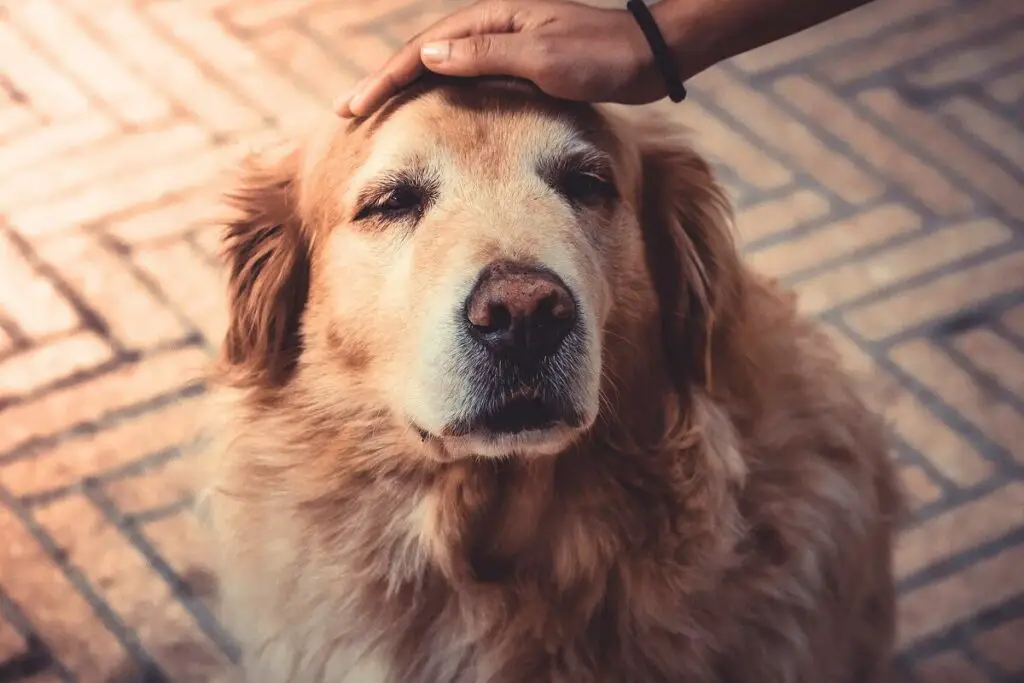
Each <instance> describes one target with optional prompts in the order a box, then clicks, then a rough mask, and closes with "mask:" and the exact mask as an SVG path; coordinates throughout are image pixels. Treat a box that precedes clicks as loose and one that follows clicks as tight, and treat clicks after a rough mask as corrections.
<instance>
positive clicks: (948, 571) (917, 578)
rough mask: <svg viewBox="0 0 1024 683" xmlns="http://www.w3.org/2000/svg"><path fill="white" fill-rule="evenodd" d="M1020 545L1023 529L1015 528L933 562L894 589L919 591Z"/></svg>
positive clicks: (1022, 542) (900, 582)
mask: <svg viewBox="0 0 1024 683" xmlns="http://www.w3.org/2000/svg"><path fill="white" fill-rule="evenodd" d="M1021 544H1024V527H1015V528H1014V529H1012V530H1010V531H1009V532H1007V533H1005V534H1003V535H1002V536H999V537H998V538H994V539H991V540H988V541H984V542H982V543H977V544H975V545H974V546H972V547H970V548H968V549H966V550H963V551H961V552H959V553H956V554H955V555H952V556H950V557H946V558H943V559H941V560H938V561H936V562H933V563H932V564H930V565H928V566H927V567H923V568H922V569H920V570H919V571H916V572H914V573H913V574H910V575H909V576H905V577H903V578H901V579H900V580H899V581H897V583H896V589H897V591H898V592H899V593H901V594H906V593H910V592H912V591H915V590H920V589H922V588H925V587H927V586H929V585H932V584H934V583H936V582H938V581H942V580H943V579H948V578H950V577H951V576H956V575H957V574H960V573H962V572H963V570H964V569H967V568H968V567H970V566H972V565H974V564H977V563H978V562H979V561H981V560H986V559H989V558H992V557H995V556H996V555H999V554H1000V553H1002V552H1003V551H1005V550H1009V549H1010V548H1013V547H1015V546H1018V545H1021Z"/></svg>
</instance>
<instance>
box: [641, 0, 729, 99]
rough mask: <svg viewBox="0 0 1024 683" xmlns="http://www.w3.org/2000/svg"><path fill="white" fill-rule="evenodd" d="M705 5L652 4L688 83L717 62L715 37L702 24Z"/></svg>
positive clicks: (669, 0)
mask: <svg viewBox="0 0 1024 683" xmlns="http://www.w3.org/2000/svg"><path fill="white" fill-rule="evenodd" d="M701 5H703V2H701V0H660V1H659V2H657V3H655V4H652V5H650V10H651V15H652V16H653V17H654V21H655V23H657V25H658V29H659V30H660V31H661V34H662V36H664V38H665V42H666V43H667V44H668V47H669V50H670V51H671V52H672V57H673V59H674V60H675V64H676V68H677V69H678V71H679V75H680V77H681V78H682V79H683V81H684V82H685V81H686V80H688V79H690V78H692V77H693V76H696V75H697V74H699V73H700V72H701V71H704V70H705V69H707V68H708V67H709V66H711V65H712V64H714V63H715V60H714V58H713V55H712V53H713V49H712V47H713V44H714V40H713V38H714V36H713V35H712V34H711V33H710V32H709V31H708V30H707V29H706V27H702V26H701V25H700V21H699V18H700V17H699V8H700V6H701Z"/></svg>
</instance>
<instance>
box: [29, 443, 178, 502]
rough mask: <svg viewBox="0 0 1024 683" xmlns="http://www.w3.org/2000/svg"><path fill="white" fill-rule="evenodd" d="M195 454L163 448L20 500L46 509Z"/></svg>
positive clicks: (174, 448)
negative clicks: (90, 487)
mask: <svg viewBox="0 0 1024 683" xmlns="http://www.w3.org/2000/svg"><path fill="white" fill-rule="evenodd" d="M195 452H196V449H195V447H194V446H190V445H189V444H178V445H176V446H169V447H167V448H161V449H159V450H157V451H154V452H152V453H146V454H145V455H142V456H140V457H138V458H136V459H135V460H132V461H131V462H129V463H125V464H123V465H119V466H117V467H112V468H110V469H107V470H103V471H100V472H96V473H94V474H91V475H87V476H85V477H82V478H81V479H79V480H77V481H75V482H72V483H71V484H68V485H66V486H60V487H58V488H54V489H48V490H46V491H37V492H34V493H30V494H28V495H24V496H21V497H20V498H18V500H19V501H20V502H21V504H22V505H24V506H25V507H26V508H37V507H43V506H46V505H50V504H51V503H53V502H55V501H58V500H61V499H63V498H67V497H68V496H71V495H75V494H78V493H82V492H83V491H84V490H85V487H86V486H87V485H88V484H89V483H90V482H93V483H96V484H100V485H104V486H105V485H107V484H114V483H117V482H118V481H121V480H124V479H130V478H132V477H137V476H140V475H143V474H146V473H147V472H150V471H152V470H153V469H155V468H157V467H160V466H161V465H166V464H167V463H169V462H172V461H174V460H177V459H179V458H183V457H187V456H189V455H192V454H194V453H195Z"/></svg>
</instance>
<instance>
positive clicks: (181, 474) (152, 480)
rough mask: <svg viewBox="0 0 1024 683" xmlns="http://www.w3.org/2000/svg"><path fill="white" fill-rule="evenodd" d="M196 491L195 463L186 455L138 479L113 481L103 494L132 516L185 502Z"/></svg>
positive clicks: (157, 466)
mask: <svg viewBox="0 0 1024 683" xmlns="http://www.w3.org/2000/svg"><path fill="white" fill-rule="evenodd" d="M197 424H198V422H197ZM164 431H167V430H164ZM195 488H196V480H195V472H194V464H193V463H191V462H189V458H188V457H187V456H179V457H176V458H173V459H171V460H168V461H166V462H163V463H160V464H159V465H156V466H154V467H153V468H151V469H149V470H147V471H146V472H144V473H143V474H140V475H138V476H134V477H129V478H124V479H116V480H114V481H112V482H110V483H109V484H107V485H106V486H105V487H104V491H105V492H106V494H107V495H108V496H109V497H110V498H111V499H112V500H113V501H114V502H115V503H116V504H117V507H118V509H119V510H120V511H121V512H123V513H124V514H126V515H135V514H138V513H140V512H146V511H149V510H156V509H160V508H167V507H169V506H173V505H175V504H178V503H180V502H181V501H182V500H186V499H188V498H189V497H190V496H191V495H192V494H193V492H194V491H195Z"/></svg>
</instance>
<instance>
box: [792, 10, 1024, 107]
mask: <svg viewBox="0 0 1024 683" xmlns="http://www.w3.org/2000/svg"><path fill="white" fill-rule="evenodd" d="M946 21H949V20H948V19H946ZM1022 28H1024V21H1022V20H1020V19H1018V20H1017V21H1015V22H1010V23H1008V24H1007V23H1004V24H1001V25H999V26H993V27H989V28H987V29H982V30H981V31H978V32H976V33H972V34H969V35H967V36H961V37H958V38H957V39H954V40H951V41H947V42H945V43H943V44H942V45H940V46H938V47H936V48H933V49H932V50H931V51H929V52H927V53H925V54H921V55H916V56H914V57H910V58H908V59H905V60H903V61H901V62H900V63H899V64H894V65H891V66H888V67H886V68H884V69H882V70H881V71H876V72H874V73H871V74H867V75H865V76H861V77H858V78H854V79H852V80H849V81H846V82H845V83H836V82H834V81H832V80H831V79H828V77H827V76H826V75H825V74H823V73H821V72H820V71H816V70H814V69H810V70H809V71H810V72H812V73H814V74H815V75H817V76H820V77H821V78H824V79H827V81H828V83H830V84H831V86H832V88H833V89H834V90H835V91H836V92H837V93H839V94H841V95H842V96H849V97H850V99H853V97H855V96H856V95H858V94H860V93H862V92H864V91H865V90H872V89H874V88H879V87H886V86H887V85H888V84H890V83H891V80H890V79H891V78H892V76H893V75H894V74H895V75H897V76H898V77H899V78H902V79H907V82H912V81H909V74H910V73H912V72H913V71H914V70H916V69H919V68H920V67H921V66H923V65H925V64H928V63H929V62H932V63H934V62H937V61H940V60H943V59H948V58H955V57H956V56H958V55H959V54H960V53H963V52H965V51H966V50H968V49H970V48H974V47H981V46H984V45H987V44H989V43H990V42H992V40H993V36H994V37H995V40H998V39H999V38H1001V37H1003V34H1011V35H1012V34H1015V33H1018V32H1020V31H1021V29H1022ZM1007 37H1010V36H1007ZM994 70H995V69H994V68H993V69H989V70H987V71H983V72H982V73H980V74H975V75H972V76H971V79H972V80H974V81H975V82H977V81H981V80H983V79H984V78H986V77H987V76H988V75H989V73H990V71H994Z"/></svg>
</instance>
